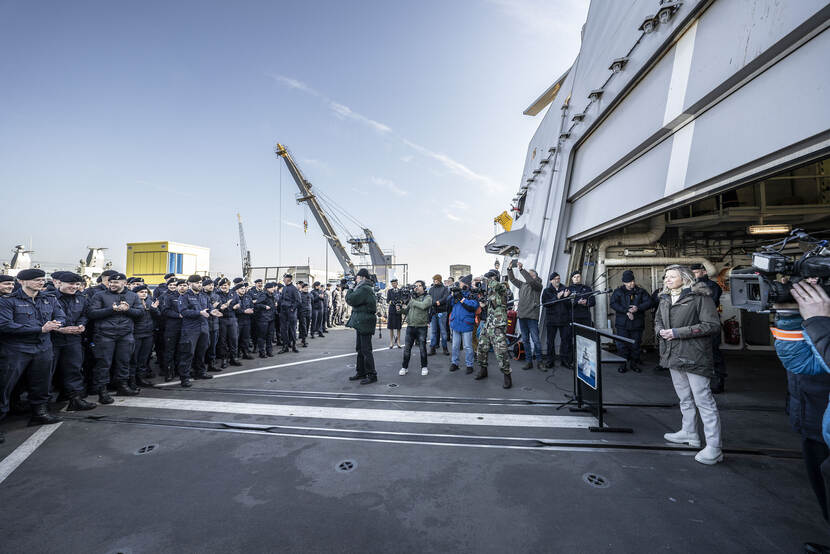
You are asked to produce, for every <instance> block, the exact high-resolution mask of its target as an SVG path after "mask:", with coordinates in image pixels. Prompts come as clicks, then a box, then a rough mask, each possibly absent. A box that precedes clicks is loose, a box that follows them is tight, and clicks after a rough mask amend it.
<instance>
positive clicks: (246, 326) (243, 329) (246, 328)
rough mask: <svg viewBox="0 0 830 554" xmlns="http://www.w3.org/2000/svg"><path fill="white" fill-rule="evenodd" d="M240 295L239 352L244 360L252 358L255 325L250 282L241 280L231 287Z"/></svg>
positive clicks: (238, 318) (237, 315) (238, 320)
mask: <svg viewBox="0 0 830 554" xmlns="http://www.w3.org/2000/svg"><path fill="white" fill-rule="evenodd" d="M231 290H232V291H233V292H235V293H236V295H237V296H238V297H239V310H237V312H236V320H237V324H238V325H239V353H240V354H242V359H243V360H252V359H253V358H254V357H253V356H251V354H250V352H251V326H252V325H253V321H252V319H253V316H254V304H253V302H252V301H251V296H250V295H249V294H248V283H246V282H244V281H240V282H239V283H237V284H235V285H234V286H233V288H232V289H231Z"/></svg>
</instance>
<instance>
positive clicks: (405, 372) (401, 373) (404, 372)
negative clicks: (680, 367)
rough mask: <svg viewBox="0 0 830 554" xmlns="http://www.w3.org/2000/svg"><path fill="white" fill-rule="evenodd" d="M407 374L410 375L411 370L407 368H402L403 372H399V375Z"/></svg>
mask: <svg viewBox="0 0 830 554" xmlns="http://www.w3.org/2000/svg"><path fill="white" fill-rule="evenodd" d="M407 373H409V370H408V369H406V368H405V367H402V368H401V370H400V371H399V372H398V375H406V374H407Z"/></svg>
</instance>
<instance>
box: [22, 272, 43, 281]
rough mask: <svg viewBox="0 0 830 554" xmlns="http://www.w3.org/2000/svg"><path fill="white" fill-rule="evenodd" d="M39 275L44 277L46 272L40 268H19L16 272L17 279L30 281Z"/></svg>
mask: <svg viewBox="0 0 830 554" xmlns="http://www.w3.org/2000/svg"><path fill="white" fill-rule="evenodd" d="M40 277H46V272H45V271H43V270H42V269H21V270H20V271H19V272H18V273H17V280H18V281H31V280H32V279H39V278H40Z"/></svg>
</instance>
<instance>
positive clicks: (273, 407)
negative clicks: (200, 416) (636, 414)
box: [113, 397, 597, 429]
mask: <svg viewBox="0 0 830 554" xmlns="http://www.w3.org/2000/svg"><path fill="white" fill-rule="evenodd" d="M113 406H121V407H129V408H154V409H162V410H185V411H192V412H215V413H224V414H247V415H263V416H279V417H304V418H320V419H335V420H355V421H385V422H393V423H426V424H439V425H486V426H492V427H544V428H548V429H553V428H560V429H563V428H564V429H587V428H588V427H591V426H595V425H596V424H597V420H596V418H593V417H585V416H540V415H527V414H492V413H470V412H426V411H412V410H374V409H367V408H334V407H328V406H289V405H284V404H256V403H247V402H216V401H211V400H175V399H167V398H137V397H134V398H118V399H116V401H115V404H113Z"/></svg>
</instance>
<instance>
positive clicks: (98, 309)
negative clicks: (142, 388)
mask: <svg viewBox="0 0 830 554" xmlns="http://www.w3.org/2000/svg"><path fill="white" fill-rule="evenodd" d="M143 313H144V308H143V307H142V306H141V302H140V301H139V299H138V295H137V294H136V293H134V292H133V291H131V290H128V289H127V276H126V275H124V274H123V273H116V274H115V275H110V278H109V280H108V281H107V290H105V291H101V292H98V293H96V294H95V296H93V297H92V301H91V302H90V305H89V311H88V314H87V315H88V316H89V319H91V320H93V321H94V322H95V328H94V333H93V336H92V342H93V344H94V345H95V346H94V347H93V349H94V351H95V368H94V370H93V377H92V382H93V387H94V388H95V389H96V390H97V392H98V401H99V402H100V403H101V404H112V402H113V400H112V397H110V396H109V394H107V385H108V384H109V383H110V376H111V375H112V376H114V377H115V386H116V390H117V392H118V395H119V396H135V395H136V394H138V390H136V389H134V388H131V387H130V386H129V379H130V357H131V356H132V354H133V348H134V346H135V339H134V337H133V329H134V320H135V319H138V318H139V317H141V315H142V314H143Z"/></svg>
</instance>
